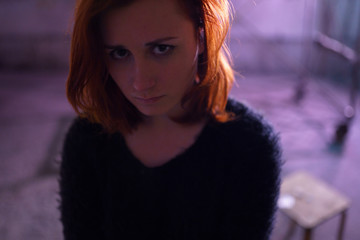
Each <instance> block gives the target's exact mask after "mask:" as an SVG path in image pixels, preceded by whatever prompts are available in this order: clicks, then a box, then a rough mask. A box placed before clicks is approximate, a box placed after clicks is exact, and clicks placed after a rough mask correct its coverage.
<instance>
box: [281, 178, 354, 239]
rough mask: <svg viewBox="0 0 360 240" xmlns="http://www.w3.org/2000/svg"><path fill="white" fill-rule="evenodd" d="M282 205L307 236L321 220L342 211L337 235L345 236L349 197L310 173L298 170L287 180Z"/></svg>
mask: <svg viewBox="0 0 360 240" xmlns="http://www.w3.org/2000/svg"><path fill="white" fill-rule="evenodd" d="M278 205H279V209H280V210H281V211H282V212H283V213H285V215H287V216H288V217H289V218H290V219H291V220H292V221H293V225H294V224H295V223H296V224H298V225H299V226H300V227H302V228H304V230H305V231H304V240H310V239H311V234H312V231H313V229H315V228H316V227H317V226H318V225H319V224H321V223H323V222H325V221H326V220H328V219H330V218H332V217H334V216H336V215H340V216H341V220H340V226H339V230H338V236H337V239H338V240H341V239H342V237H343V232H344V227H345V220H346V211H347V209H348V207H349V205H350V201H349V199H348V198H347V197H345V196H343V195H342V194H340V193H339V192H337V191H336V190H335V189H333V188H332V187H330V186H328V185H327V184H325V183H324V182H322V181H320V180H318V179H316V178H314V177H312V176H311V175H309V174H308V173H305V172H296V173H293V174H291V175H290V176H287V177H286V178H285V179H284V180H283V182H282V184H281V190H280V198H279V201H278Z"/></svg>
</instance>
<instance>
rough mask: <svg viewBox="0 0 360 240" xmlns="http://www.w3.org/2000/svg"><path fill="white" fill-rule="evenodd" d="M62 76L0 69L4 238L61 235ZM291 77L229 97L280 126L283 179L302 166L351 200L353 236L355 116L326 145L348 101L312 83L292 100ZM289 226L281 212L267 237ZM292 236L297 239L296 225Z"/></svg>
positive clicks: (330, 235)
mask: <svg viewBox="0 0 360 240" xmlns="http://www.w3.org/2000/svg"><path fill="white" fill-rule="evenodd" d="M65 79H66V73H63V72H60V73H7V72H0V129H1V134H0V239H2V240H35V239H36V240H45V239H52V240H57V239H62V234H61V225H60V222H59V220H58V219H59V212H58V210H57V206H58V199H59V197H58V195H57V192H58V185H57V178H58V175H57V174H58V163H59V152H60V149H61V145H62V141H63V137H64V133H65V131H66V130H67V128H68V126H69V123H70V121H71V119H72V118H73V117H74V113H73V111H72V109H71V108H70V107H69V106H68V104H67V102H66V99H65V93H64V83H65ZM296 81H297V80H296V77H294V76H246V77H245V78H239V80H238V84H239V87H238V88H234V89H233V91H232V95H233V96H234V97H235V98H237V99H239V100H242V101H245V102H247V103H248V104H249V105H251V106H253V107H254V108H256V109H258V110H259V111H260V112H263V113H264V115H265V116H266V118H268V119H269V120H270V121H271V122H272V123H273V125H274V126H275V128H276V129H277V130H278V131H279V133H280V135H281V141H282V145H283V148H284V153H283V156H284V160H285V164H284V168H283V175H284V176H286V175H288V174H289V173H291V172H294V171H297V170H300V169H301V170H306V171H308V172H309V173H311V174H313V175H314V176H317V177H318V178H320V179H322V180H324V181H325V182H327V183H328V184H330V185H332V186H334V187H335V188H336V189H338V190H339V191H340V192H342V193H343V194H345V195H346V196H348V197H349V198H350V199H351V207H350V210H349V215H348V221H347V223H346V229H345V238H344V239H347V240H358V239H360V229H359V227H358V226H359V219H360V188H359V185H360V174H359V172H360V150H359V143H360V124H359V123H360V118H359V117H357V118H355V120H354V122H353V125H352V127H351V129H350V132H349V134H348V136H347V141H346V144H345V145H344V147H343V148H342V151H341V152H340V151H335V150H336V149H335V150H334V149H331V148H330V147H329V146H330V143H331V140H332V136H333V132H334V126H335V125H336V124H337V123H338V121H339V120H340V119H341V118H340V116H341V114H339V112H338V111H337V108H336V103H340V106H342V105H344V104H345V103H346V99H347V98H346V91H345V90H342V89H341V88H339V87H334V86H331V85H329V84H327V83H326V82H325V81H321V80H316V81H315V80H311V81H310V82H309V85H308V91H307V94H306V96H305V98H304V99H303V101H302V102H301V103H300V104H298V105H296V104H294V102H293V94H294V86H295V85H296ZM329 96H331V98H330V97H329ZM334 99H336V101H335V102H334ZM358 106H360V104H358ZM358 112H359V109H358ZM338 221H339V219H338V218H336V217H335V218H334V219H331V220H329V221H327V222H326V223H324V224H322V225H321V226H319V227H318V228H317V229H316V230H315V233H314V239H319V240H321V239H322V240H332V239H335V236H336V228H337V224H338ZM288 224H289V220H288V219H287V218H286V217H285V216H284V215H283V214H281V213H278V218H277V223H276V228H275V231H274V234H273V238H272V239H273V240H280V239H284V238H283V237H284V236H285V233H286V230H287V227H288ZM289 239H294V240H295V239H301V230H300V229H296V231H295V233H294V235H293V236H292V237H291V238H289Z"/></svg>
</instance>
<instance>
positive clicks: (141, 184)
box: [60, 100, 281, 240]
mask: <svg viewBox="0 0 360 240" xmlns="http://www.w3.org/2000/svg"><path fill="white" fill-rule="evenodd" d="M227 109H228V110H229V111H232V112H234V113H235V114H236V119H235V120H232V121H229V122H226V123H208V124H207V125H206V126H205V127H204V129H203V130H202V132H201V133H200V135H199V136H198V138H197V140H196V142H195V143H194V144H193V145H192V146H191V147H189V148H188V149H187V150H186V151H185V152H183V153H182V154H180V155H178V156H177V157H175V158H174V159H172V160H171V161H169V162H168V163H166V164H164V165H162V166H159V167H153V168H149V167H146V166H144V165H143V164H141V163H140V162H139V161H138V160H137V159H136V158H135V157H134V156H133V155H132V153H131V151H130V150H129V149H128V148H127V146H126V144H125V141H124V138H123V137H122V135H121V134H120V133H115V134H111V135H110V134H106V133H105V132H104V131H103V128H102V127H101V126H100V125H99V124H93V123H90V122H89V121H88V120H86V119H80V118H77V119H76V120H75V121H74V122H73V124H72V126H71V127H70V129H69V131H68V133H67V136H66V139H65V143H64V148H63V153H62V163H61V172H60V198H61V203H60V212H61V221H62V224H63V232H64V237H65V240H75V239H76V240H85V239H86V240H89V239H98V240H102V239H108V240H113V239H114V240H115V239H117V240H120V239H126V240H137V239H139V240H140V239H141V240H145V239H156V240H163V239H164V240H165V239H166V240H180V239H181V240H195V239H196V240H202V239H204V240H205V239H206V240H209V239H217V240H221V239H224V240H225V239H226V240H228V239H237V240H265V239H269V237H270V234H271V230H272V225H273V221H274V214H275V211H276V201H277V197H278V193H279V182H280V177H279V174H280V173H279V172H280V165H281V164H280V150H279V146H278V138H277V136H276V134H274V132H273V130H272V128H271V127H270V126H269V125H268V124H267V123H266V122H265V121H264V120H263V118H262V117H261V116H260V115H258V114H256V113H254V112H253V111H251V110H250V109H249V108H248V107H246V106H245V105H243V104H241V103H238V102H235V101H233V100H229V101H228V104H227Z"/></svg>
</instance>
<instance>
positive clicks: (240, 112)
mask: <svg viewBox="0 0 360 240" xmlns="http://www.w3.org/2000/svg"><path fill="white" fill-rule="evenodd" d="M226 110H227V111H229V112H232V113H233V114H234V117H233V119H232V120H230V121H228V122H225V123H218V124H216V125H215V126H214V129H215V131H216V132H217V135H218V137H219V138H220V139H221V142H222V144H223V146H224V148H226V150H227V152H228V153H229V155H231V156H241V157H242V159H243V161H246V159H247V160H249V161H250V162H253V163H254V164H259V161H261V162H264V161H265V162H268V163H271V162H272V163H275V165H278V164H280V161H281V159H280V158H281V148H280V144H279V134H278V133H277V132H276V131H275V130H274V128H273V126H272V125H271V124H270V123H269V121H267V120H266V119H265V118H264V117H263V115H261V114H260V113H258V112H256V111H255V110H254V109H252V108H251V107H249V106H247V105H246V104H244V103H241V102H238V101H236V100H234V99H229V100H228V103H227V106H226ZM233 159H237V158H233ZM254 160H256V161H254Z"/></svg>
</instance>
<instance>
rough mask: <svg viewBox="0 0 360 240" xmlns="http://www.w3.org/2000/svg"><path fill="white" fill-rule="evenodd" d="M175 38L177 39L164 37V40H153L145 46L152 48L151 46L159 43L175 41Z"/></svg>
mask: <svg viewBox="0 0 360 240" xmlns="http://www.w3.org/2000/svg"><path fill="white" fill-rule="evenodd" d="M177 38H178V37H164V38H159V39H156V40H154V41H151V42H148V43H146V44H145V46H153V45H156V44H159V43H162V42H165V41H169V40H173V39H177Z"/></svg>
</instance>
